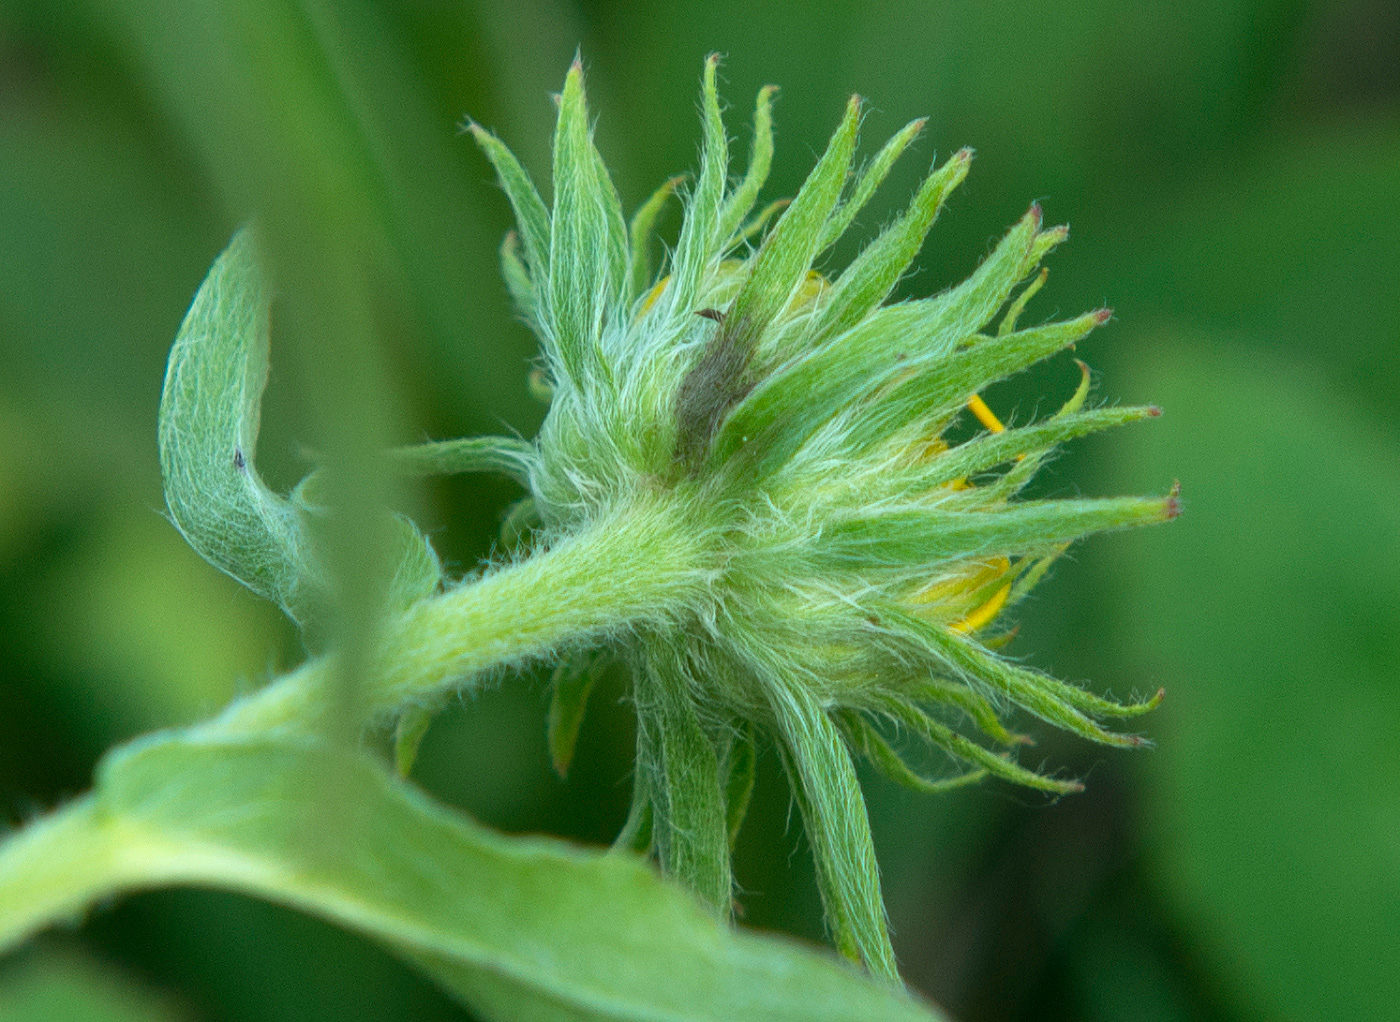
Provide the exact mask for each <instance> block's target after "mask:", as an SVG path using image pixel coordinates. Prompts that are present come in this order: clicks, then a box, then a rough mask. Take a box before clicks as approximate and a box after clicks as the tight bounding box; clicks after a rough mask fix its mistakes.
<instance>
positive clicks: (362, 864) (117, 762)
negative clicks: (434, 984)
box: [0, 733, 936, 1022]
mask: <svg viewBox="0 0 1400 1022" xmlns="http://www.w3.org/2000/svg"><path fill="white" fill-rule="evenodd" d="M169 884H193V885H198V886H212V887H220V888H226V889H230V890H235V891H241V892H245V893H249V894H253V895H257V896H260V897H264V898H268V899H270V900H273V901H277V902H280V903H283V904H286V905H290V906H292V907H295V908H299V909H302V910H305V911H308V912H311V913H314V914H316V915H319V916H322V917H324V918H327V919H330V920H332V921H335V922H338V923H341V924H343V925H345V926H348V927H350V928H352V929H354V930H357V931H359V932H361V933H363V934H365V935H367V936H369V937H372V938H373V939H376V940H378V941H381V942H383V943H384V944H386V945H387V946H389V947H390V948H392V949H394V950H395V951H397V952H398V953H400V954H402V955H404V956H405V957H406V958H408V959H410V960H412V961H414V962H415V963H417V965H418V966H419V967H420V968H422V969H423V970H424V971H425V972H427V973H428V974H429V975H431V976H432V977H433V978H434V979H435V980H437V981H438V982H439V983H441V984H442V985H443V986H444V987H445V988H446V989H448V990H449V991H451V992H452V993H454V994H455V995H457V996H458V997H460V998H461V999H462V1000H463V1001H464V1002H466V1003H467V1004H468V1005H470V1006H471V1007H472V1008H473V1009H474V1010H476V1011H477V1012H479V1013H480V1014H481V1015H482V1017H483V1018H487V1019H502V1020H504V1019H525V1018H528V1019H549V1020H553V1019H559V1020H563V1019H588V1020H624V1019H626V1020H637V1022H641V1020H647V1022H654V1020H677V1022H680V1020H686V1022H701V1020H706V1022H708V1020H714V1022H720V1020H726V1022H727V1020H737V1019H764V1020H774V1022H781V1020H788V1019H790V1020H792V1022H798V1020H803V1022H808V1020H831V1022H835V1020H838V1019H841V1020H852V1022H854V1020H857V1019H859V1020H866V1019H882V1020H891V1022H895V1020H898V1022H906V1020H907V1022H914V1020H922V1022H929V1020H931V1019H934V1018H936V1016H935V1015H934V1014H933V1013H932V1012H931V1011H930V1010H929V1009H927V1008H925V1007H924V1006H922V1005H919V1004H917V1003H916V1002H914V1001H913V1000H911V999H909V998H908V997H907V996H905V995H903V994H902V993H900V992H898V991H895V990H891V989H887V988H883V987H881V986H880V985H878V984H875V983H873V982H871V981H870V980H869V979H867V978H865V977H863V976H861V975H859V974H857V973H856V972H855V971H854V970H851V969H849V968H847V967H845V966H843V965H842V964H841V963H840V962H839V961H837V960H836V959H834V958H830V957H827V956H826V955H823V954H820V953H817V952H815V951H812V950H809V949H806V948H802V947H799V946H797V945H795V944H792V943H790V942H786V941H782V940H777V939H773V938H769V937H757V936H752V935H746V934H742V933H737V932H735V931H733V930H730V929H728V928H727V927H725V926H722V925H721V924H720V923H718V922H717V921H716V920H714V919H713V918H711V917H710V916H709V915H707V914H706V913H705V912H704V911H703V910H702V909H701V908H700V907H699V906H698V905H697V904H696V903H695V902H693V901H692V900H691V899H690V898H688V897H687V896H686V895H684V894H683V893H682V892H681V891H679V890H677V889H675V888H673V887H671V886H669V885H667V884H665V883H664V882H662V881H661V880H660V879H659V878H657V877H656V875H655V874H654V873H652V872H651V870H649V869H648V868H646V866H644V865H643V864H642V862H640V861H639V860H638V859H636V858H634V857H631V856H627V855H619V854H606V853H600V852H594V851H586V850H582V849H579V848H577V847H573V846H570V845H567V844H565V843H563V842H560V841H556V840H552V839H542V838H514V837H505V836H502V835H499V834H496V833H494V832H491V831H489V830H487V829H485V828H483V827H481V826H479V825H477V824H475V823H473V822H472V821H470V820H468V819H466V818H465V817H463V816H461V815H460V814H458V813H455V812H453V811H451V810H448V809H446V808H444V807H442V806H439V805H437V804H436V803H434V802H432V801H431V800H430V799H428V798H426V797H425V796H424V795H423V794H422V793H420V792H419V791H418V790H417V789H416V788H414V787H413V786H412V785H410V784H407V783H405V782H402V781H398V780H396V779H395V778H393V777H392V776H391V775H390V774H389V772H388V771H387V770H385V769H384V768H383V767H381V766H380V765H378V764H377V763H375V762H373V761H371V760H369V759H367V758H366V757H364V756H361V755H357V754H353V753H348V752H343V751H337V750H334V749H332V748H330V747H328V746H325V745H323V744H318V743H315V742H310V741H305V742H293V741H288V740H285V739H283V740H270V739H246V740H232V739H229V738H227V737H220V736H218V735H216V734H208V733H206V734H204V735H200V734H198V733H189V734H185V735H176V736H172V737H165V738H159V739H155V740H147V741H143V742H138V743H136V744H134V745H131V746H128V747H126V748H125V749H122V750H120V751H118V752H117V753H115V754H114V755H112V756H110V757H109V758H108V759H107V760H106V761H105V762H104V763H103V765H102V766H101V768H100V770H99V777H98V784H97V789H96V791H95V793H94V794H93V796H92V797H91V798H90V799H86V800H83V801H81V802H78V803H75V804H73V805H72V806H70V807H69V808H68V809H66V810H64V811H63V812H60V813H58V814H56V815H55V816H53V817H50V818H48V819H46V820H44V821H41V822H40V823H39V824H38V825H36V826H35V827H31V828H29V829H28V830H26V831H24V832H22V833H21V835H20V836H19V838H18V839H17V840H12V841H11V842H10V843H9V844H8V845H5V846H0V906H3V908H0V948H3V947H6V946H9V945H11V944H13V943H14V942H15V941H16V940H18V939H22V938H23V937H24V936H26V935H27V934H28V933H30V932H32V931H33V930H34V929H37V928H38V927H40V926H42V925H44V924H46V923H49V922H51V921H53V920H55V919H57V918H60V917H62V916H65V915H68V914H70V913H72V912H73V911H77V910H81V909H82V908H83V907H85V906H86V905H87V904H90V903H91V902H93V901H95V900H97V899H100V898H105V897H109V896H110V895H112V894H114V893H120V892H122V891H129V890H134V889H140V888H147V887H152V886H158V885H169Z"/></svg>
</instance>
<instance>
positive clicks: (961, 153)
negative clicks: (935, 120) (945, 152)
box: [925, 118, 977, 163]
mask: <svg viewBox="0 0 1400 1022" xmlns="http://www.w3.org/2000/svg"><path fill="white" fill-rule="evenodd" d="M925 120H927V118H925ZM976 155H977V150H976V149H974V148H972V146H970V145H965V146H963V147H962V148H961V149H959V150H958V151H957V152H955V153H954V154H953V159H955V160H957V161H958V162H959V163H970V162H971V161H972V158H973V157H974V156H976Z"/></svg>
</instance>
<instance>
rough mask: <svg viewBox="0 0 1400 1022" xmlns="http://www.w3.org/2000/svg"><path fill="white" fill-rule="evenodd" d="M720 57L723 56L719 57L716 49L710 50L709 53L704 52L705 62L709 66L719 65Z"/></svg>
mask: <svg viewBox="0 0 1400 1022" xmlns="http://www.w3.org/2000/svg"><path fill="white" fill-rule="evenodd" d="M721 59H723V58H722V57H721V55H720V52H719V51H718V50H712V51H710V52H709V53H707V54H705V63H706V64H707V65H708V66H710V67H717V66H719V62H720V60H721Z"/></svg>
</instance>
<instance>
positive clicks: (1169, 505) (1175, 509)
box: [1162, 497, 1181, 521]
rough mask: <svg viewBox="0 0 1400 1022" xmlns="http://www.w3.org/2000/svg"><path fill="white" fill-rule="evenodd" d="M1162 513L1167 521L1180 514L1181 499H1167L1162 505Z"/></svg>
mask: <svg viewBox="0 0 1400 1022" xmlns="http://www.w3.org/2000/svg"><path fill="white" fill-rule="evenodd" d="M1162 513H1163V514H1164V515H1165V516H1166V518H1167V521H1171V520H1172V519H1173V518H1175V517H1176V516H1177V515H1179V514H1181V498H1179V497H1168V498H1167V499H1166V500H1165V501H1163V503H1162Z"/></svg>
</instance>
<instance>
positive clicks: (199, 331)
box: [159, 230, 325, 626]
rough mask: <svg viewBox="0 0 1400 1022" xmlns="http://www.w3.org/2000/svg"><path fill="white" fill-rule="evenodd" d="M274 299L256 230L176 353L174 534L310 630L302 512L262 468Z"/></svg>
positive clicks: (162, 430)
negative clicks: (260, 447) (267, 482)
mask: <svg viewBox="0 0 1400 1022" xmlns="http://www.w3.org/2000/svg"><path fill="white" fill-rule="evenodd" d="M270 305H271V294H270V292H269V289H268V286H267V283H266V281H265V280H264V279H263V275H262V271H261V269H260V267H259V265H258V259H257V253H256V247H255V243H254V239H253V235H252V233H251V231H248V230H243V231H240V232H239V233H238V234H237V235H235V236H234V239H233V241H232V242H231V243H230V244H229V246H228V248H227V249H225V250H224V252H223V254H221V255H220V256H219V258H218V259H217V260H216V261H215V263H214V266H213V267H212V268H211V269H210V271H209V275H208V276H207V277H206V278H205V280H204V283H203V284H201V285H200V288H199V291H198V293H197V294H196V295H195V298H194V303H193V304H192V305H191V306H190V311H189V312H188V313H187V314H186V316H185V321H184V322H183V323H182V324H181V325H180V332H179V334H178V335H177V336H176V338H175V344H174V346H173V347H172V348H171V350H170V362H169V365H168V367H167V369H166V374H165V389H164V392H163V393H162V394H161V402H160V426H159V436H160V465H161V475H162V477H163V479H164V482H165V502H166V506H167V507H168V508H169V509H170V516H171V518H172V520H173V521H174V522H175V525H176V527H177V528H178V529H179V530H180V532H181V533H182V534H183V535H184V537H185V539H186V540H188V541H189V544H190V546H192V547H194V548H195V550H197V551H198V552H199V553H200V555H201V556H203V557H204V558H205V560H207V561H209V562H210V563H211V564H213V565H214V566H215V567H217V568H220V569H221V570H223V571H226V572H227V573H228V574H230V575H232V576H233V577H234V578H236V579H238V580H239V581H240V582H242V583H243V584H244V585H246V586H247V587H248V588H249V589H252V590H253V591H254V592H255V593H258V594H259V595H260V596H264V597H266V598H267V599H269V600H272V601H273V602H275V603H277V604H278V605H279V606H281V607H282V609H283V610H285V611H286V612H287V614H288V615H289V616H290V617H291V618H292V619H293V620H294V621H296V622H297V624H298V625H301V626H305V625H307V624H308V622H309V620H310V618H312V617H313V616H314V615H315V613H316V608H317V607H318V606H319V605H320V604H322V602H323V601H324V599H325V595H324V587H325V582H324V580H323V576H322V571H321V569H320V567H319V566H318V564H317V563H316V559H315V556H314V553H313V551H312V544H311V541H310V538H309V537H308V535H307V533H306V530H305V528H304V526H303V523H302V521H301V518H300V516H299V514H298V512H297V509H296V508H295V507H293V506H292V504H290V503H289V502H288V501H286V500H284V499H283V498H281V497H279V496H278V495H277V494H275V493H273V492H272V491H271V490H269V489H268V488H267V486H266V485H264V483H263V481H262V479H261V478H259V476H258V472H257V468H256V466H255V464H254V458H255V456H256V453H257V441H258V427H259V419H260V409H261V405H262V393H263V388H264V387H265V386H266V384H267V353H268V314H269V308H270Z"/></svg>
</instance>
